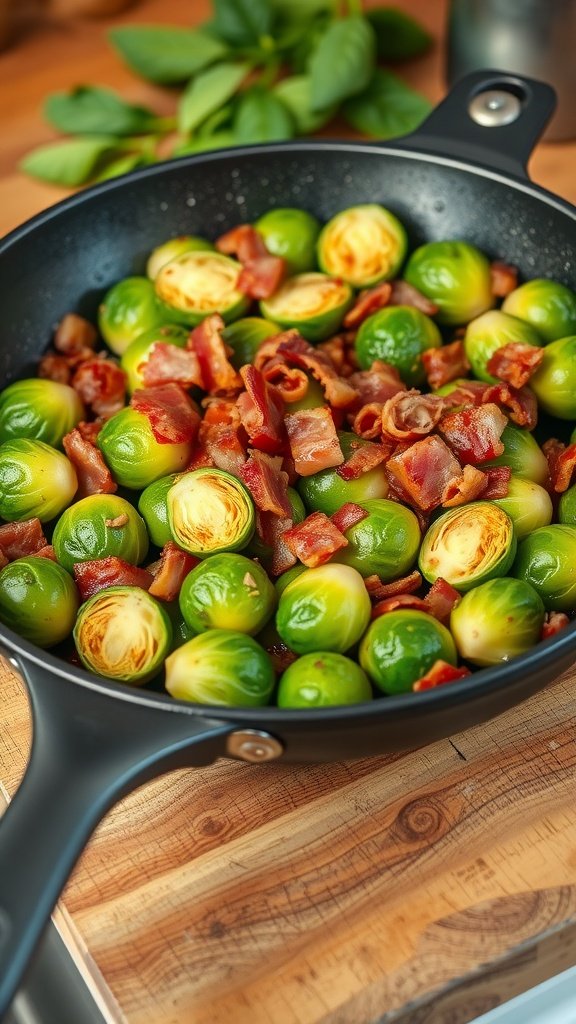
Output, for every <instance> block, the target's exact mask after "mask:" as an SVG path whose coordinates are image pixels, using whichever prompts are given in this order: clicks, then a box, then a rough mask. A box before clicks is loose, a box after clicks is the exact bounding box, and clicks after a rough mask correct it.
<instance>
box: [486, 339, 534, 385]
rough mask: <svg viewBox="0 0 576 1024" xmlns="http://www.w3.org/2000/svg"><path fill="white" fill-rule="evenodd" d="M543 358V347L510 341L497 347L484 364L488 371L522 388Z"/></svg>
mask: <svg viewBox="0 0 576 1024" xmlns="http://www.w3.org/2000/svg"><path fill="white" fill-rule="evenodd" d="M543 358H544V349H543V348H536V346H535V345H523V344H522V343H521V342H519V341H510V342H509V343H508V344H507V345H502V346H501V347H500V348H497V349H496V351H495V352H494V354H493V355H491V356H490V359H489V360H488V362H487V364H486V369H487V370H488V373H491V374H492V376H493V377H498V379H499V380H503V381H506V383H507V384H511V385H512V387H513V388H523V387H524V385H525V384H527V383H528V381H529V380H530V377H531V376H532V374H533V373H535V372H536V370H537V369H538V367H539V366H540V363H541V362H542V360H543Z"/></svg>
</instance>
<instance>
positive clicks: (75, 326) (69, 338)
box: [54, 313, 98, 358]
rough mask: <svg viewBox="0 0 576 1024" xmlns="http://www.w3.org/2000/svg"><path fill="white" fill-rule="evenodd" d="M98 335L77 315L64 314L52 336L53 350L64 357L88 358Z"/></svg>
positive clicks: (88, 322)
mask: <svg viewBox="0 0 576 1024" xmlns="http://www.w3.org/2000/svg"><path fill="white" fill-rule="evenodd" d="M97 340H98V335H97V333H96V328H95V327H94V326H93V325H92V324H91V323H90V321H89V320H85V319H84V317H83V316H78V315H77V313H66V315H65V316H63V317H62V319H61V321H60V323H59V324H58V327H57V328H56V333H55V335H54V348H55V349H56V350H57V351H58V352H62V353H63V355H66V356H82V358H89V357H90V356H91V355H93V353H94V349H95V348H96V342H97Z"/></svg>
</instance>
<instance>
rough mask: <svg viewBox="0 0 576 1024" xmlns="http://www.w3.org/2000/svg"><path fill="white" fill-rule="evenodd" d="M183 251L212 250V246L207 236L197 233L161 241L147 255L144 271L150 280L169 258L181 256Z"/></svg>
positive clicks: (153, 279)
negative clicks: (160, 243) (201, 236)
mask: <svg viewBox="0 0 576 1024" xmlns="http://www.w3.org/2000/svg"><path fill="white" fill-rule="evenodd" d="M185 252H214V246H213V245H212V242H209V241H208V239H207V238H199V237H198V236H197V235H180V236H179V237H178V238H169V239H168V241H167V242H162V245H157V246H156V248H155V249H153V250H152V252H151V253H150V256H149V257H148V262H147V264H146V273H147V275H148V277H149V278H150V280H151V281H155V280H156V278H157V277H158V272H159V271H160V270H161V269H162V267H164V266H165V265H166V263H170V260H173V259H175V258H176V256H182V254H183V253H185Z"/></svg>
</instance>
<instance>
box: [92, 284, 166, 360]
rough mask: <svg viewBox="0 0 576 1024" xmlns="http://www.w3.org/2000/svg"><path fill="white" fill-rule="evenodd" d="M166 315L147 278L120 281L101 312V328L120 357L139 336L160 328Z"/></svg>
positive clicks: (107, 298)
mask: <svg viewBox="0 0 576 1024" xmlns="http://www.w3.org/2000/svg"><path fill="white" fill-rule="evenodd" d="M169 319H173V318H171V317H170V316H169V315H167V313H166V311H165V310H164V309H163V307H162V303H161V302H159V301H158V297H157V295H156V292H155V290H154V285H153V284H152V282H151V281H149V280H148V278H147V277H125V278H124V279H123V280H122V281H118V283H117V284H115V285H113V286H112V288H110V290H109V291H108V292H106V295H105V296H104V299H103V301H102V304H101V306H100V308H99V310H98V326H99V328H100V333H101V335H102V337H103V338H104V341H105V342H106V344H107V345H108V348H110V349H112V352H114V353H115V354H116V355H117V356H121V355H122V353H123V352H125V351H126V349H127V348H128V345H130V344H131V343H132V342H133V341H134V340H135V339H136V338H138V337H139V335H141V334H144V332H145V331H150V330H151V329H152V328H153V327H157V326H158V324H161V323H162V322H163V320H169Z"/></svg>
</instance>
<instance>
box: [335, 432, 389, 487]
mask: <svg viewBox="0 0 576 1024" xmlns="http://www.w3.org/2000/svg"><path fill="white" fill-rule="evenodd" d="M354 445H357V447H354ZM352 447H353V449H354V450H353V451H352V454H351V455H350V456H349V457H348V458H347V459H346V462H343V463H342V465H341V466H338V468H337V470H336V472H337V473H338V476H341V477H342V479H343V480H357V479H358V477H361V476H362V474H363V473H368V472H369V471H370V470H371V469H375V468H376V466H380V465H381V463H382V462H386V459H388V458H390V455H391V454H392V452H391V449H390V448H389V447H387V446H385V445H382V444H372V443H371V442H368V443H367V444H361V443H360V442H359V441H354V442H353V443H352Z"/></svg>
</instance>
